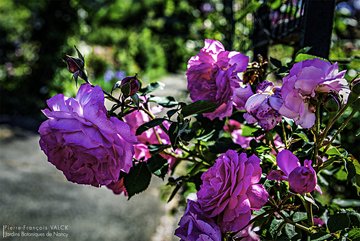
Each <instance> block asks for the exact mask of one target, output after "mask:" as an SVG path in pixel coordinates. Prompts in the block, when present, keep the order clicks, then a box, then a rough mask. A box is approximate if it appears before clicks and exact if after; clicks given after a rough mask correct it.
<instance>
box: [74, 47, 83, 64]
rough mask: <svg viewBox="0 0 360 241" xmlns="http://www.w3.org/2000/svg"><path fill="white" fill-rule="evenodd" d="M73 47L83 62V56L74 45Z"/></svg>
mask: <svg viewBox="0 0 360 241" xmlns="http://www.w3.org/2000/svg"><path fill="white" fill-rule="evenodd" d="M74 47H75V49H76V53H77V55H78V57H79V58H80V59H81V60H82V61H83V62H84V63H85V60H84V56H83V55H82V54H81V53H80V51H79V50H78V49H77V48H76V46H75V45H74Z"/></svg>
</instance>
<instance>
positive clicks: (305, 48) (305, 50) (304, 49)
mask: <svg viewBox="0 0 360 241" xmlns="http://www.w3.org/2000/svg"><path fill="white" fill-rule="evenodd" d="M311 48H312V47H304V48H302V49H300V50H299V51H297V52H296V54H295V56H297V55H299V54H306V53H307V52H309V51H310V49H311Z"/></svg>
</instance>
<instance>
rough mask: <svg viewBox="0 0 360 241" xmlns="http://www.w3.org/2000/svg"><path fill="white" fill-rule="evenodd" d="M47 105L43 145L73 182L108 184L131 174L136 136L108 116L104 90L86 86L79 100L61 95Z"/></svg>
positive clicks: (52, 160)
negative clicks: (121, 176) (121, 172)
mask: <svg viewBox="0 0 360 241" xmlns="http://www.w3.org/2000/svg"><path fill="white" fill-rule="evenodd" d="M47 104H48V106H49V109H45V110H43V113H44V114H45V116H46V117H48V118H49V119H48V120H46V121H45V122H43V123H42V124H41V126H40V128H39V133H40V146H41V149H42V150H43V151H44V152H45V154H46V155H47V156H48V160H49V162H51V163H52V164H54V165H55V166H56V168H57V169H59V170H61V171H63V173H64V175H65V176H66V178H67V179H68V180H69V181H71V182H75V183H79V184H90V185H93V186H100V185H108V184H110V183H111V182H114V181H117V180H119V175H120V171H123V172H126V173H127V172H129V170H130V168H131V167H132V156H133V154H134V148H133V145H134V144H135V143H136V137H135V135H134V134H132V133H131V132H130V128H129V126H128V125H127V124H126V123H124V122H122V121H120V120H119V119H117V118H115V117H110V118H108V117H107V111H106V109H105V106H104V95H103V92H102V90H101V88H100V87H98V86H96V87H91V85H89V84H83V85H81V87H80V89H79V91H78V93H77V96H76V98H75V99H74V98H67V97H64V95H62V94H58V95H56V96H54V97H52V98H50V99H49V100H48V101H47Z"/></svg>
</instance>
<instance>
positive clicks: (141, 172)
mask: <svg viewBox="0 0 360 241" xmlns="http://www.w3.org/2000/svg"><path fill="white" fill-rule="evenodd" d="M150 180H151V172H150V170H149V168H148V167H147V164H146V163H145V162H140V163H138V164H137V165H135V166H133V167H131V169H130V172H129V173H127V174H126V175H125V176H124V184H125V188H126V191H127V193H128V195H129V199H130V198H131V197H132V196H134V195H135V194H138V193H140V192H142V191H144V190H146V189H147V188H148V186H149V184H150Z"/></svg>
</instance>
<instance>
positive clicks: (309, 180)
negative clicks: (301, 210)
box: [289, 160, 317, 194]
mask: <svg viewBox="0 0 360 241" xmlns="http://www.w3.org/2000/svg"><path fill="white" fill-rule="evenodd" d="M311 162H312V161H311V160H305V163H304V166H303V167H301V166H300V167H296V168H295V169H294V170H293V171H292V172H291V173H290V175H289V185H290V189H291V190H293V191H294V192H296V193H300V194H302V193H306V192H312V191H314V189H315V187H316V183H317V178H316V172H315V170H314V169H313V168H312V166H311Z"/></svg>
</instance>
